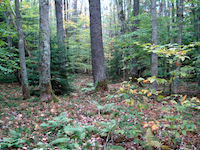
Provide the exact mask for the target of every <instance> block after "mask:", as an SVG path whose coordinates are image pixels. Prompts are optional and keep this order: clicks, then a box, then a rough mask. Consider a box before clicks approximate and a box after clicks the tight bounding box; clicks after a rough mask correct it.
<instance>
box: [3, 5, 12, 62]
mask: <svg viewBox="0 0 200 150" xmlns="http://www.w3.org/2000/svg"><path fill="white" fill-rule="evenodd" d="M4 15H5V18H6V25H7V31H8V32H9V30H10V26H9V19H8V16H9V12H8V8H7V7H6V13H4ZM7 42H8V50H9V53H12V38H11V37H10V34H8V36H7ZM10 59H11V60H13V57H11V58H10Z"/></svg>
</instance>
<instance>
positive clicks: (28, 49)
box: [8, 5, 33, 57]
mask: <svg viewBox="0 0 200 150" xmlns="http://www.w3.org/2000/svg"><path fill="white" fill-rule="evenodd" d="M10 6H11V5H10ZM11 10H12V13H13V15H14V17H16V14H15V12H14V10H13V8H12V6H11ZM8 13H9V16H10V19H11V21H12V23H13V26H14V28H15V29H16V30H17V25H16V24H15V21H14V19H13V17H12V14H11V13H10V12H8ZM22 36H23V39H24V48H25V49H26V51H27V53H28V56H29V57H33V55H32V54H31V52H30V51H31V49H30V47H29V46H28V44H27V41H26V38H25V36H24V32H23V31H22Z"/></svg>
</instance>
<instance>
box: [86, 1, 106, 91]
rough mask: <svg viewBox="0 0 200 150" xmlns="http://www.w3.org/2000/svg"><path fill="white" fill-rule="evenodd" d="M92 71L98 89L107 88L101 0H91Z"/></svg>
mask: <svg viewBox="0 0 200 150" xmlns="http://www.w3.org/2000/svg"><path fill="white" fill-rule="evenodd" d="M89 10H90V38H91V53H92V73H93V78H94V84H96V82H98V85H97V87H96V90H107V89H108V86H107V81H106V68H105V62H104V51H103V41H102V25H101V8H100V0H89Z"/></svg>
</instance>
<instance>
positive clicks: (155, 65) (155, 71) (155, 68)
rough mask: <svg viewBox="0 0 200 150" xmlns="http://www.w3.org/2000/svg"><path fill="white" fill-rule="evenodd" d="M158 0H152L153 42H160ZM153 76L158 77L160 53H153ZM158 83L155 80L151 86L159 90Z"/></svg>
mask: <svg viewBox="0 0 200 150" xmlns="http://www.w3.org/2000/svg"><path fill="white" fill-rule="evenodd" d="M156 14H157V13H156V0H151V20H152V44H153V45H157V44H158V31H157V30H158V26H157V16H156ZM151 76H155V77H158V55H157V54H156V53H152V54H151ZM157 87H158V84H157V82H156V81H154V82H153V83H152V84H151V88H152V89H155V90H157Z"/></svg>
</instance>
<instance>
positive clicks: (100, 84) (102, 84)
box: [95, 79, 108, 91]
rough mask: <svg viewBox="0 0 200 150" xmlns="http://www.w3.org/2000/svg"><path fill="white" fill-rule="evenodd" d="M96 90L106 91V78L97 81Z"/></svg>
mask: <svg viewBox="0 0 200 150" xmlns="http://www.w3.org/2000/svg"><path fill="white" fill-rule="evenodd" d="M95 90H96V91H107V90H108V84H107V81H106V79H105V80H104V81H98V85H97V87H96V89H95Z"/></svg>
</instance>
